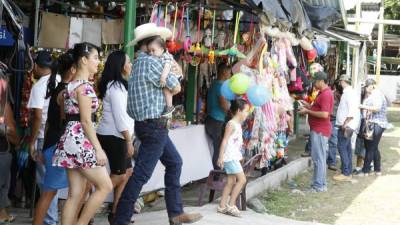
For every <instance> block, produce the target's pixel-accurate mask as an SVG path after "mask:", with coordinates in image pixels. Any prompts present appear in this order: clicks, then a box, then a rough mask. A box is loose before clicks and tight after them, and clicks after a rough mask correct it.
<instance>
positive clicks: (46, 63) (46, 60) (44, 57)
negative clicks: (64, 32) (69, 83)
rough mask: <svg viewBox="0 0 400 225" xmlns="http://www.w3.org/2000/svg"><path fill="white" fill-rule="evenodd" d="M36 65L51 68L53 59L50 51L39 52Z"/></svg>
mask: <svg viewBox="0 0 400 225" xmlns="http://www.w3.org/2000/svg"><path fill="white" fill-rule="evenodd" d="M35 63H36V64H37V65H39V66H40V67H45V68H50V67H51V64H52V63H53V59H52V58H51V55H50V52H48V51H39V52H37V55H36V58H35Z"/></svg>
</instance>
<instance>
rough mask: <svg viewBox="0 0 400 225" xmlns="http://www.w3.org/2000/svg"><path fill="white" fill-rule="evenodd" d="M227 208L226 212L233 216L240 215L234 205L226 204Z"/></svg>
mask: <svg viewBox="0 0 400 225" xmlns="http://www.w3.org/2000/svg"><path fill="white" fill-rule="evenodd" d="M227 208H228V214H229V215H231V216H234V217H241V215H240V210H239V209H238V208H237V207H236V206H235V205H233V206H229V205H228V206H227Z"/></svg>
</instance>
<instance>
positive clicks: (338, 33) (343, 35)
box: [313, 27, 368, 47]
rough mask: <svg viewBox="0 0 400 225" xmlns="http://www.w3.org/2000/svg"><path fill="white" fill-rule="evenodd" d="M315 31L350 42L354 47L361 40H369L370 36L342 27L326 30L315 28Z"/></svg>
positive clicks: (334, 38)
mask: <svg viewBox="0 0 400 225" xmlns="http://www.w3.org/2000/svg"><path fill="white" fill-rule="evenodd" d="M313 31H314V32H316V33H317V34H320V35H323V36H326V37H328V38H330V39H333V40H336V41H345V42H348V43H349V44H350V45H351V46H353V47H357V46H360V41H368V37H365V36H363V35H360V34H358V33H354V32H351V31H346V30H344V29H340V28H332V27H331V28H329V29H327V30H326V31H323V30H319V29H316V28H313Z"/></svg>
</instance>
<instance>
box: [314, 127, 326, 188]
mask: <svg viewBox="0 0 400 225" xmlns="http://www.w3.org/2000/svg"><path fill="white" fill-rule="evenodd" d="M310 140H311V159H312V161H313V164H314V175H313V180H312V184H311V187H312V188H313V189H315V190H316V191H326V190H327V189H328V187H327V183H326V154H327V152H328V137H325V136H323V135H322V134H320V133H316V132H315V131H311V134H310Z"/></svg>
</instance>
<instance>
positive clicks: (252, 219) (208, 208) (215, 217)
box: [98, 205, 318, 225]
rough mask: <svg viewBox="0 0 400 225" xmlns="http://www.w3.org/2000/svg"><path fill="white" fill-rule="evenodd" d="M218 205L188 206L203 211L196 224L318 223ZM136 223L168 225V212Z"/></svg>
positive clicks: (147, 215)
mask: <svg viewBox="0 0 400 225" xmlns="http://www.w3.org/2000/svg"><path fill="white" fill-rule="evenodd" d="M216 208H217V206H216V205H205V206H203V207H199V208H198V207H194V208H186V211H187V212H191V211H195V212H199V213H201V214H202V215H203V216H204V218H203V219H202V220H200V221H199V222H197V223H194V225H221V224H229V225H249V224H251V225H253V224H254V225H316V224H318V223H312V222H298V221H294V220H289V219H285V218H281V217H277V216H272V215H266V214H258V213H255V212H254V211H252V210H247V211H245V212H243V215H242V217H241V218H235V217H231V216H227V215H223V214H219V213H217V212H216ZM135 224H138V225H140V224H143V225H168V224H169V223H168V219H167V213H166V212H165V211H162V212H150V213H144V214H140V215H138V216H137V217H136V221H135ZM98 225H108V223H98Z"/></svg>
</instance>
